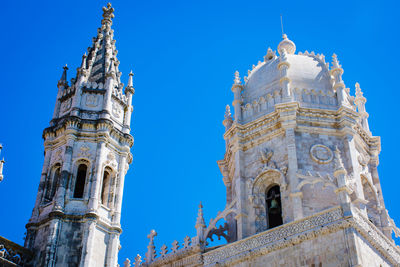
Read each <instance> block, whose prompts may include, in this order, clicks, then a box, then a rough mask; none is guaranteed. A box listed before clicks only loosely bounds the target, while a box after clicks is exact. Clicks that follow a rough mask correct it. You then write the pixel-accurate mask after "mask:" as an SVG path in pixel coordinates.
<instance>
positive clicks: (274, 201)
mask: <svg viewBox="0 0 400 267" xmlns="http://www.w3.org/2000/svg"><path fill="white" fill-rule="evenodd" d="M265 201H266V211H267V225H268V229H271V228H274V227H276V226H279V225H281V224H282V223H283V221H282V205H281V191H280V188H279V185H275V186H273V187H271V188H270V189H269V190H267V191H266V192H265Z"/></svg>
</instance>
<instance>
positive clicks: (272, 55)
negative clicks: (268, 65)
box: [264, 47, 275, 61]
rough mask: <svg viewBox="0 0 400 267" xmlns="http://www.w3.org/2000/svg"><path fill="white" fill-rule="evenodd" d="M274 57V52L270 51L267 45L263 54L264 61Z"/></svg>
mask: <svg viewBox="0 0 400 267" xmlns="http://www.w3.org/2000/svg"><path fill="white" fill-rule="evenodd" d="M274 57H275V52H274V51H272V49H271V47H268V50H267V54H266V55H265V56H264V61H269V60H271V59H273V58H274Z"/></svg>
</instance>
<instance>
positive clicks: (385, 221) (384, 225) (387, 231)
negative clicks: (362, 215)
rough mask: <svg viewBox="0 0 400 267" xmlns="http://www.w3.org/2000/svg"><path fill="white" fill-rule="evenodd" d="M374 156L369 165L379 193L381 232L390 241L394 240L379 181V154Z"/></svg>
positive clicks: (374, 153)
mask: <svg viewBox="0 0 400 267" xmlns="http://www.w3.org/2000/svg"><path fill="white" fill-rule="evenodd" d="M372 154H373V155H374V156H373V157H372V158H371V161H370V164H369V169H370V172H371V177H372V182H373V183H374V186H375V188H376V190H377V191H378V198H379V199H378V205H379V207H378V209H379V213H380V221H381V227H380V228H381V230H382V232H383V233H384V235H385V236H386V237H387V238H389V240H392V228H391V227H390V226H389V216H388V214H387V212H386V208H385V202H384V201H383V195H382V188H381V183H380V181H379V174H378V165H379V158H378V152H377V151H372Z"/></svg>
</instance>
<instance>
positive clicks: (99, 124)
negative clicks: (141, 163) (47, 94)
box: [43, 116, 133, 147]
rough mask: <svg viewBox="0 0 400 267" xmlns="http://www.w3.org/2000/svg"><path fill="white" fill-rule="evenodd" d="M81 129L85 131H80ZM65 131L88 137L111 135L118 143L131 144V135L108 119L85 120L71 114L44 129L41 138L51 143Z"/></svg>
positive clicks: (130, 145)
mask: <svg viewBox="0 0 400 267" xmlns="http://www.w3.org/2000/svg"><path fill="white" fill-rule="evenodd" d="M82 129H86V130H87V131H84V132H82ZM65 133H69V134H72V135H79V136H82V135H87V136H89V137H93V136H94V137H102V136H104V135H105V136H112V137H113V138H114V139H115V140H117V141H118V142H119V143H120V145H121V144H122V145H123V144H127V145H128V146H129V147H132V146H133V137H132V135H130V134H125V133H123V132H122V131H120V130H119V129H117V128H116V127H114V124H113V122H112V121H110V120H108V119H98V120H86V119H80V118H78V117H72V116H68V117H64V118H62V119H60V120H58V121H57V124H56V125H54V126H51V127H48V128H46V129H44V131H43V139H44V140H45V143H51V140H53V139H55V138H56V137H58V136H60V135H63V134H65Z"/></svg>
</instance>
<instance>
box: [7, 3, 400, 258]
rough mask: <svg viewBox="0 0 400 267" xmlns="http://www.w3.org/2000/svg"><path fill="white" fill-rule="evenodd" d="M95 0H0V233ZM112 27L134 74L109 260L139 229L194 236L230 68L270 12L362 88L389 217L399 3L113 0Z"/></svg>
mask: <svg viewBox="0 0 400 267" xmlns="http://www.w3.org/2000/svg"><path fill="white" fill-rule="evenodd" d="M105 4H106V2H105V1H98V0H96V1H94V0H91V1H76V0H70V1H4V2H3V3H2V8H3V11H2V15H1V25H2V38H1V42H0V48H1V49H0V51H1V52H2V60H1V64H0V77H1V79H0V81H1V90H0V99H1V105H0V112H1V113H0V114H1V123H0V142H1V143H3V145H4V149H3V156H4V157H5V159H6V163H5V169H4V174H5V179H4V181H3V182H1V183H0V203H1V209H0V218H1V219H0V229H1V230H0V235H1V236H4V237H6V238H9V239H11V240H13V241H15V242H17V243H21V244H22V243H23V241H22V238H23V234H24V232H25V227H24V225H25V224H26V222H27V221H28V219H29V217H30V213H31V210H32V208H33V205H34V200H35V197H36V190H37V187H38V183H39V179H40V173H41V168H42V163H43V141H42V138H41V135H42V130H43V129H44V128H45V127H47V126H48V123H49V121H50V119H51V116H52V113H53V108H54V103H55V98H56V94H57V87H56V85H57V81H58V79H59V78H60V76H61V71H62V66H63V65H65V64H66V63H67V64H68V65H69V66H70V71H69V78H71V77H72V75H74V74H75V69H76V68H77V67H78V66H79V64H80V62H81V56H82V54H83V53H84V52H85V51H86V48H87V47H88V46H90V45H91V38H92V37H93V36H95V35H96V29H97V27H99V26H100V20H101V14H102V11H101V7H102V6H104V5H105ZM113 6H114V8H115V16H116V17H115V19H114V25H113V28H114V30H115V39H116V40H117V43H116V45H117V49H118V50H119V54H118V57H119V60H120V61H121V65H120V69H121V71H122V72H123V81H124V83H125V84H126V83H127V79H128V73H129V71H130V69H133V71H134V73H135V77H134V85H135V88H136V94H135V96H134V105H135V109H134V113H133V119H132V134H133V136H134V137H135V145H134V148H133V149H132V153H133V163H132V164H131V166H130V170H129V172H128V174H127V176H126V183H125V190H124V199H123V211H122V228H123V234H122V235H121V245H122V249H121V251H120V255H119V257H120V262H122V260H123V259H125V258H126V257H130V258H131V259H133V258H134V256H135V255H136V254H137V253H140V254H142V255H143V254H144V252H145V251H146V246H147V243H148V240H147V238H146V236H147V234H148V233H149V231H150V230H151V229H152V228H154V229H156V230H157V232H158V237H157V238H156V246H157V251H159V248H160V247H161V245H162V244H163V243H166V244H167V245H168V246H169V247H170V245H171V243H172V241H173V240H175V239H177V240H179V241H182V240H183V238H184V236H185V235H190V236H194V235H195V229H194V224H195V219H196V214H197V205H198V203H199V201H203V204H204V209H205V216H206V222H207V223H208V221H209V219H210V218H211V217H215V215H216V213H217V211H218V210H222V209H223V208H224V205H225V188H224V185H223V182H222V177H221V174H220V173H219V170H218V167H217V164H216V161H217V160H219V159H222V158H223V154H224V140H223V137H222V135H223V132H224V129H223V126H222V120H223V115H224V110H225V105H226V104H228V103H229V104H230V103H231V102H232V98H233V96H232V92H231V91H230V87H231V85H232V80H233V73H234V71H235V70H239V71H240V72H241V73H242V74H244V73H246V72H247V69H249V68H251V66H252V64H256V63H257V61H258V60H262V58H263V56H264V55H265V54H266V51H267V48H268V46H270V47H271V48H272V49H274V50H276V46H277V45H278V43H279V41H280V39H281V29H280V18H279V16H280V14H283V17H284V26H285V31H286V33H287V34H288V36H289V38H290V39H292V40H293V41H294V42H295V43H296V46H297V51H303V52H304V51H305V50H308V51H313V50H314V51H315V52H316V53H323V54H325V55H326V58H327V60H329V61H330V59H331V55H332V53H334V52H335V53H337V54H338V57H339V60H340V63H341V64H342V65H343V68H344V75H343V78H344V80H345V83H346V86H347V87H349V88H351V92H352V94H354V84H355V82H357V81H358V82H360V84H361V88H362V89H363V91H364V94H365V96H366V97H367V99H368V102H367V104H366V107H367V111H368V112H369V114H370V120H369V122H370V128H371V130H372V132H373V134H374V135H378V136H381V137H382V153H381V157H380V166H379V173H380V178H381V183H382V188H383V194H384V198H385V203H386V207H387V208H388V209H389V212H390V214H391V216H392V217H393V218H394V219H395V220H396V221H397V222H398V223H399V224H400V207H399V206H398V203H399V202H398V195H399V193H398V192H399V188H400V179H399V174H398V166H399V162H398V158H399V156H398V155H399V154H398V153H399V150H400V143H399V129H400V126H399V124H400V118H399V116H398V114H399V113H398V107H399V103H398V101H397V100H398V98H399V96H398V95H399V86H398V77H399V74H398V63H399V62H400V61H399V53H398V51H397V50H398V47H399V25H400V19H399V14H398V10H399V6H398V4H397V3H396V1H392V2H390V1H370V2H369V1H334V2H332V1H308V2H303V3H300V1H265V0H260V1H232V0H230V1H215V0H214V1H211V0H203V1H187V0H185V1H174V0H170V1H154V0H148V1H114V2H113Z"/></svg>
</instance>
